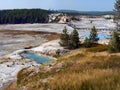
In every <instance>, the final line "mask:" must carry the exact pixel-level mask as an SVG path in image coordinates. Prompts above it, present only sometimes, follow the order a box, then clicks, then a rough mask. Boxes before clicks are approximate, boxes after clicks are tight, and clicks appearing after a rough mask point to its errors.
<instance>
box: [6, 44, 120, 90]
mask: <svg viewBox="0 0 120 90" xmlns="http://www.w3.org/2000/svg"><path fill="white" fill-rule="evenodd" d="M106 50H107V46H103V45H97V46H95V47H92V48H88V49H86V48H81V49H77V50H73V51H71V52H69V53H68V54H65V55H64V56H60V57H58V61H57V63H53V64H50V65H43V66H42V67H38V68H36V67H35V68H33V67H32V68H31V67H30V68H26V69H23V70H21V71H20V72H19V73H18V76H17V78H18V80H17V82H14V83H12V84H11V85H9V87H8V89H6V90H13V89H14V90H22V89H24V90H119V89H120V76H119V75H120V53H117V54H114V53H107V52H106Z"/></svg>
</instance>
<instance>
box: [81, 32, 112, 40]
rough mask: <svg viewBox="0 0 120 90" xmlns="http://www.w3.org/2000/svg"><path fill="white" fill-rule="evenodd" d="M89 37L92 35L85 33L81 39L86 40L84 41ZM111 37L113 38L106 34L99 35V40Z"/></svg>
mask: <svg viewBox="0 0 120 90" xmlns="http://www.w3.org/2000/svg"><path fill="white" fill-rule="evenodd" d="M89 35H90V33H84V34H83V36H82V37H81V38H84V39H85V38H86V37H89ZM110 37H111V36H110V35H108V34H106V33H98V38H99V39H100V40H102V39H105V38H110Z"/></svg>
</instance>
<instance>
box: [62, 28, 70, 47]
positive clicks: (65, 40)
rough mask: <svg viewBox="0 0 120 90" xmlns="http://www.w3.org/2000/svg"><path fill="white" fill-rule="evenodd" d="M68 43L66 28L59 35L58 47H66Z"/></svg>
mask: <svg viewBox="0 0 120 90" xmlns="http://www.w3.org/2000/svg"><path fill="white" fill-rule="evenodd" d="M68 42H69V35H68V32H67V28H66V27H64V29H63V32H62V34H61V35H60V45H61V46H65V47H67V46H68Z"/></svg>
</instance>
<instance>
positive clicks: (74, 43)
mask: <svg viewBox="0 0 120 90" xmlns="http://www.w3.org/2000/svg"><path fill="white" fill-rule="evenodd" d="M79 46H80V41H79V34H78V31H77V30H76V29H74V30H73V32H72V33H71V34H70V40H69V45H68V48H69V49H76V48H78V47H79Z"/></svg>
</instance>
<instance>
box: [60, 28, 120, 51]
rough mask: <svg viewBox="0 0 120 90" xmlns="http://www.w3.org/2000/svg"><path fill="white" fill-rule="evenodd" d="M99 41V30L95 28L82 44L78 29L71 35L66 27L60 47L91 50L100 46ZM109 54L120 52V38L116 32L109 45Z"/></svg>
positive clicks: (112, 35) (61, 37)
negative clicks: (97, 45) (96, 45)
mask: <svg viewBox="0 0 120 90" xmlns="http://www.w3.org/2000/svg"><path fill="white" fill-rule="evenodd" d="M98 40H99V38H98V34H97V29H96V28H95V26H93V28H92V29H91V31H90V35H89V37H86V38H85V40H84V42H83V43H82V44H81V42H80V38H79V33H78V31H77V30H76V29H74V30H73V31H72V32H71V34H68V30H67V28H66V27H64V29H63V31H62V33H61V36H60V45H61V46H63V47H64V48H66V49H77V48H79V47H85V48H90V47H93V46H95V44H98V43H97V41H98ZM108 51H109V52H120V36H119V34H118V33H117V32H116V31H113V33H112V34H111V39H110V42H109V44H108Z"/></svg>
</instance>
